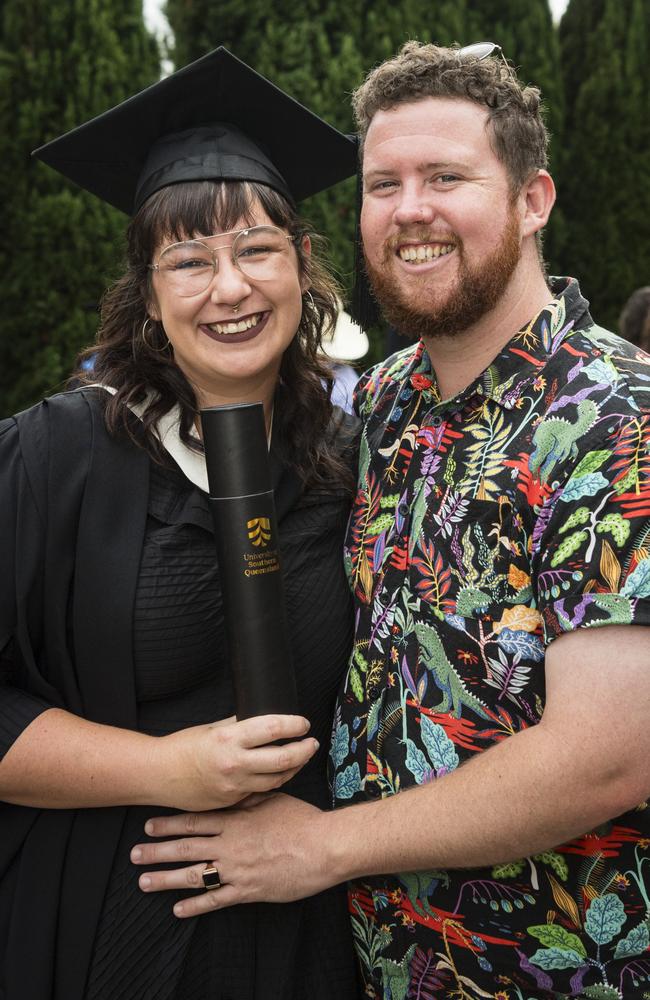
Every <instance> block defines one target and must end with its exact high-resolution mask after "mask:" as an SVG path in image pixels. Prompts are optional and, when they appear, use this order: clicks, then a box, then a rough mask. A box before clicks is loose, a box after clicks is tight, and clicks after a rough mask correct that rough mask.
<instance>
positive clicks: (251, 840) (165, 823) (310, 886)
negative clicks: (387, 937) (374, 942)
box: [131, 795, 334, 917]
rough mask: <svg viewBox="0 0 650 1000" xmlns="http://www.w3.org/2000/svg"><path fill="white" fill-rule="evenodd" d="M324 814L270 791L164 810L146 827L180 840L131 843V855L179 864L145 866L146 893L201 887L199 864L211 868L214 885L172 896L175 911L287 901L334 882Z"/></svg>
mask: <svg viewBox="0 0 650 1000" xmlns="http://www.w3.org/2000/svg"><path fill="white" fill-rule="evenodd" d="M328 815H329V814H328V813H324V812H322V811H321V810H320V809H317V808H316V807H315V806H311V805H309V804H308V803H306V802H301V801H300V800H299V799H294V798H293V797H292V796H290V795H269V796H264V798H263V799H261V801H260V796H255V797H254V798H253V799H250V800H248V801H247V802H244V803H242V807H241V808H239V809H227V810H224V811H222V812H206V813H198V814H197V813H184V814H181V815H178V816H163V817H159V818H156V819H151V820H149V821H148V822H147V824H146V826H145V832H146V833H147V834H148V835H149V836H150V837H177V838H180V839H177V840H163V841H161V842H160V843H155V844H138V845H137V846H136V847H134V848H133V851H132V852H131V861H133V863H134V864H137V865H146V866H147V867H148V866H150V865H157V864H163V863H169V862H172V863H173V862H175V861H178V862H183V863H184V864H185V867H182V868H176V869H174V870H168V871H147V872H145V873H144V874H143V875H141V876H140V880H139V884H140V888H141V889H142V890H143V891H145V892H160V891H164V890H165V889H188V890H189V889H194V890H196V889H201V890H203V872H204V871H205V869H206V867H208V866H210V867H214V868H216V869H217V871H218V872H219V879H220V881H221V888H220V889H211V890H209V891H203V892H202V893H201V895H198V896H197V895H195V896H191V897H189V898H187V899H185V900H183V901H182V902H179V903H177V904H176V905H175V906H174V913H175V914H176V916H177V917H195V916H197V915H199V914H201V913H208V912H209V911H210V910H215V909H221V908H223V907H226V906H232V905H233V904H235V903H252V902H271V903H273V902H275V903H286V902H290V901H291V900H294V899H302V898H303V897H304V896H311V895H313V894H314V893H315V892H320V891H321V890H322V889H325V888H328V887H329V886H330V885H333V884H334V880H333V879H332V876H331V873H330V872H329V871H328V866H327V864H326V863H325V852H324V851H323V844H324V843H326V842H327V841H326V837H325V831H324V830H323V829H322V826H323V821H324V820H326V818H327V816H328ZM188 862H189V863H190V864H189V865H188Z"/></svg>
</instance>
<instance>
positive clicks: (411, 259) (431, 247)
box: [397, 243, 456, 264]
mask: <svg viewBox="0 0 650 1000" xmlns="http://www.w3.org/2000/svg"><path fill="white" fill-rule="evenodd" d="M455 249H456V245H455V244H454V243H406V244H402V245H401V246H399V247H398V248H397V254H398V256H399V257H400V259H401V260H403V261H407V262H408V263H410V264H412V263H415V264H422V263H426V262H427V261H431V260H436V259H437V258H438V257H446V256H447V254H450V253H453V251H454V250H455Z"/></svg>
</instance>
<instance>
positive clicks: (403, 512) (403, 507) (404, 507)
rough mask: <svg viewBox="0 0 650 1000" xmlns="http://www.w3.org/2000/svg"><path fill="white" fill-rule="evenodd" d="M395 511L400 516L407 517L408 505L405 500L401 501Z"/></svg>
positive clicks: (408, 512)
mask: <svg viewBox="0 0 650 1000" xmlns="http://www.w3.org/2000/svg"><path fill="white" fill-rule="evenodd" d="M397 513H398V514H399V516H400V517H408V516H409V514H410V510H409V505H408V504H407V503H406V502H405V501H402V503H401V504H399V506H398V508H397Z"/></svg>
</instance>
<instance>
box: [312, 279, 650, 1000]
mask: <svg viewBox="0 0 650 1000" xmlns="http://www.w3.org/2000/svg"><path fill="white" fill-rule="evenodd" d="M552 287H553V293H554V295H555V296H556V297H555V299H554V300H553V301H552V302H551V303H550V304H549V305H548V306H547V307H546V308H545V309H544V310H543V311H542V312H541V313H540V314H539V315H538V316H536V317H535V318H534V319H533V320H532V321H531V322H530V323H529V324H528V325H527V326H526V327H525V328H524V329H522V330H521V331H520V332H519V333H517V334H516V335H515V336H514V337H513V339H512V340H511V341H510V343H509V344H508V345H507V346H506V347H505V348H504V349H503V350H502V351H501V353H500V354H499V355H498V357H497V358H496V359H495V361H494V362H493V363H492V364H491V365H490V366H489V367H488V368H487V369H486V370H485V371H484V372H483V373H482V375H481V376H480V377H479V378H478V379H476V381H474V382H473V383H472V384H471V385H470V386H468V388H467V389H465V390H464V391H463V392H462V393H460V394H459V395H458V396H457V397H455V398H453V399H449V400H445V401H441V399H440V396H439V393H438V391H437V386H436V379H435V374H434V372H433V371H432V369H431V365H430V361H429V357H428V355H427V353H426V351H425V349H424V346H423V344H422V343H420V344H418V345H417V346H416V347H409V348H407V349H406V350H404V351H401V352H400V353H399V354H396V355H394V356H393V357H392V358H390V359H389V360H388V361H386V362H383V363H382V364H381V365H380V366H378V367H376V368H374V369H373V370H371V371H370V373H368V374H367V375H366V376H364V377H363V378H362V379H361V381H360V383H359V386H358V389H357V406H358V410H359V412H360V414H361V416H362V418H363V420H364V433H363V440H362V451H361V468H360V478H359V487H358V492H357V495H356V501H355V505H354V509H353V513H352V518H351V522H350V527H349V530H348V538H347V549H346V557H347V563H348V572H349V578H350V582H351V586H352V587H353V589H354V594H355V597H356V641H355V644H354V650H353V654H352V658H351V662H350V666H349V670H348V674H347V677H346V680H345V683H344V688H343V691H342V693H341V696H340V699H339V703H338V707H337V712H336V717H335V721H334V732H333V742H332V750H331V778H332V787H333V796H334V801H335V804H336V805H346V804H349V803H351V802H361V801H364V800H368V799H374V798H378V797H383V796H387V795H393V794H395V793H397V792H399V791H400V790H401V789H402V788H407V787H409V786H412V785H416V784H417V785H420V784H423V783H425V782H429V781H436V780H437V779H438V778H441V777H442V776H444V775H445V774H448V773H449V772H450V771H453V770H454V769H455V768H457V767H458V766H459V764H461V763H462V762H463V761H465V760H467V759H469V758H470V757H472V755H473V754H476V753H480V752H481V751H483V750H485V749H486V748H487V747H490V746H492V745H493V744H495V743H498V742H499V741H500V740H504V739H507V738H508V737H509V736H511V735H513V734H515V733H518V732H520V731H521V730H523V729H525V728H527V727H528V726H534V725H536V724H537V723H538V722H539V720H540V718H541V716H542V712H543V710H544V696H545V685H544V653H545V647H546V645H547V644H548V643H549V642H551V641H552V640H553V639H555V638H556V637H557V636H560V635H562V633H564V632H567V631H570V630H572V629H576V628H585V627H590V628H594V627H600V626H605V625H609V624H627V623H635V624H641V625H649V624H650V357H649V356H648V355H646V354H643V353H642V352H639V351H638V350H637V349H635V348H634V347H632V346H631V345H630V344H628V343H627V342H625V341H623V340H621V339H619V338H618V337H616V336H614V335H613V334H610V333H608V332H607V331H605V330H602V329H600V328H599V327H597V326H595V325H594V323H593V321H592V319H591V317H590V315H589V313H588V310H587V303H586V302H585V300H584V299H583V298H582V297H581V295H580V291H579V289H578V286H577V283H576V282H575V281H573V280H571V279H555V280H554V282H553V286H552ZM648 668H649V683H650V649H649V651H648ZM467 807H468V809H471V803H468V804H467ZM503 808H504V809H505V810H507V809H508V803H507V802H504V803H503ZM458 836H459V837H462V829H459V831H458ZM649 894H650V809H647V808H646V807H645V804H643V805H640V806H639V807H638V809H635V810H632V811H631V812H629V813H627V814H625V815H624V816H619V817H617V818H615V819H613V820H611V822H608V823H606V824H604V825H603V826H602V827H600V828H599V829H597V830H591V831H586V832H585V835H584V836H582V837H578V838H576V839H575V840H573V841H571V842H570V843H567V844H563V845H561V846H558V847H556V848H555V849H554V850H548V851H544V852H542V853H540V854H537V855H535V856H534V857H528V858H522V859H521V860H513V861H512V862H511V863H509V864H499V865H495V866H494V867H489V868H485V869H472V870H454V871H439V870H438V871H420V872H400V873H397V874H396V875H391V876H386V877H384V876H382V877H377V878H375V877H373V878H367V879H364V880H362V881H359V882H355V883H353V884H352V885H351V887H350V907H351V913H352V923H353V928H354V934H355V938H356V945H357V950H358V953H359V955H360V958H361V962H362V966H363V970H364V975H365V981H366V995H367V996H369V997H382V998H384V1000H405V998H409V1000H410V998H412V997H419V998H423V1000H424V998H432V997H434V996H436V997H438V996H440V997H450V998H452V997H453V998H457V1000H461V998H464V1000H470V998H471V1000H478V998H484V997H488V998H494V1000H514V998H518V1000H550V998H552V997H553V998H558V997H590V998H592V1000H610V998H611V1000H615V998H617V997H625V998H629V997H635V998H636V997H639V998H641V997H650V950H649V947H648V946H649V927H650V900H649Z"/></svg>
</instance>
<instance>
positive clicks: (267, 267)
mask: <svg viewBox="0 0 650 1000" xmlns="http://www.w3.org/2000/svg"><path fill="white" fill-rule="evenodd" d="M224 236H232V237H233V240H232V242H231V243H219V244H218V245H217V246H209V245H208V244H209V241H210V240H216V239H222V237H224ZM294 239H295V237H293V236H288V235H287V234H286V233H283V232H282V230H281V229H278V228H277V226H252V227H251V228H250V229H241V230H233V231H232V232H229V233H218V234H217V235H216V236H204V237H202V238H201V239H195V240H183V241H182V242H180V243H172V244H171V245H170V246H168V247H165V249H164V250H162V251H161V253H160V256H159V257H158V261H157V262H156V263H155V264H149V265H148V266H149V268H150V270H152V271H158V274H159V275H160V277H161V278H162V279H163V281H164V282H165V283H166V284H167V285H168V286H169V288H170V289H171V290H172V291H173V292H174V293H175V294H176V295H180V296H182V297H188V296H191V295H200V294H201V292H205V291H206V290H207V289H208V288H209V286H210V284H211V283H212V281H213V279H214V276H215V274H217V272H218V271H219V259H218V257H217V250H223V249H225V248H226V247H229V248H230V251H231V259H232V262H233V264H234V266H235V267H236V268H238V269H239V270H240V271H241V273H242V274H243V275H244V276H245V277H247V278H251V280H253V281H271V280H273V278H277V277H279V276H280V275H281V273H282V271H283V269H284V268H285V267H286V265H287V263H288V262H289V260H290V250H289V247H290V245H291V244H292V243H293V242H294Z"/></svg>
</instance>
